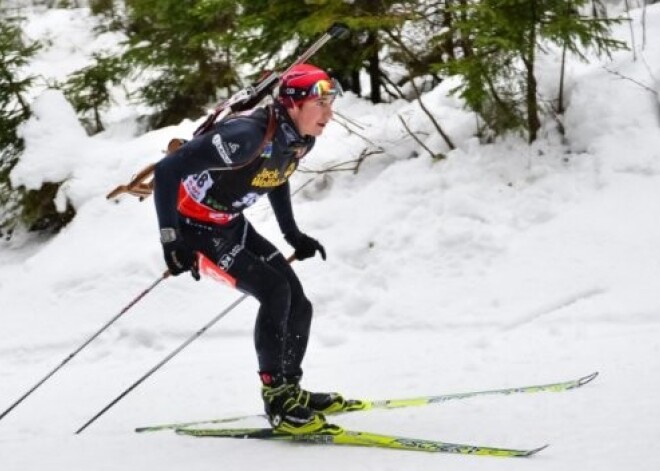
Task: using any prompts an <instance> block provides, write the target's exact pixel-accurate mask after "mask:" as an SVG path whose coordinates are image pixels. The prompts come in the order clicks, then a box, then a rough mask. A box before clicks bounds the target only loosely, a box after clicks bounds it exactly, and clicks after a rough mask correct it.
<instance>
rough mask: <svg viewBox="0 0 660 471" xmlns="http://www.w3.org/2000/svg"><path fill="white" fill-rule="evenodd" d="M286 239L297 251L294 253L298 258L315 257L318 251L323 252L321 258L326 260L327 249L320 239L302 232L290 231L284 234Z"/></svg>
mask: <svg viewBox="0 0 660 471" xmlns="http://www.w3.org/2000/svg"><path fill="white" fill-rule="evenodd" d="M284 239H285V240H286V241H287V242H288V243H289V245H290V246H291V247H293V248H294V249H295V250H296V251H295V253H294V254H293V255H294V257H296V260H305V259H306V258H310V257H313V256H314V255H315V254H316V251H317V250H318V252H319V253H320V254H321V258H323V260H325V249H324V248H323V246H322V245H321V244H320V243H319V241H318V240H316V239H313V238H311V237H310V236H308V235H307V234H303V233H302V232H289V233H288V234H285V235H284Z"/></svg>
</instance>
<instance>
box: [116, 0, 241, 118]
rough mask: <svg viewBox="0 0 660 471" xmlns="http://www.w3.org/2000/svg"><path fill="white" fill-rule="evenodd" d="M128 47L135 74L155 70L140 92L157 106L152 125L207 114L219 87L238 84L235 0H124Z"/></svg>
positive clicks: (150, 102)
mask: <svg viewBox="0 0 660 471" xmlns="http://www.w3.org/2000/svg"><path fill="white" fill-rule="evenodd" d="M126 7H127V34H128V51H127V52H126V54H125V55H124V58H125V59H126V60H127V61H128V63H129V64H130V66H132V67H133V68H134V69H135V70H134V72H136V73H137V74H140V73H141V72H143V71H148V72H149V73H150V75H151V74H153V73H154V72H155V74H156V76H155V78H151V79H148V80H147V83H146V84H145V85H144V86H142V87H141V88H140V90H139V93H138V94H139V97H140V98H141V99H142V100H143V101H144V102H145V103H146V104H148V105H150V106H153V107H155V108H156V109H157V114H156V115H155V116H154V119H153V120H152V125H153V126H154V127H157V128H158V127H162V126H167V125H170V124H177V123H179V122H180V121H181V120H182V119H184V118H190V117H193V118H196V117H199V116H201V115H203V114H205V112H206V111H205V108H206V107H207V106H208V105H212V104H214V103H215V102H216V101H217V98H218V91H219V90H221V89H225V90H226V91H227V93H228V94H229V93H230V92H231V91H232V90H235V89H236V87H237V86H238V84H239V79H238V76H237V74H236V70H235V67H236V64H234V62H233V56H234V54H233V51H232V42H233V39H234V36H235V34H236V31H235V29H236V18H237V4H236V2H234V1H233V0H126Z"/></svg>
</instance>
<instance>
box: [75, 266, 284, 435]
mask: <svg viewBox="0 0 660 471" xmlns="http://www.w3.org/2000/svg"><path fill="white" fill-rule="evenodd" d="M199 257H200V265H201V264H202V263H201V262H202V260H203V258H204V256H203V255H202V254H199ZM294 260H295V257H294V256H293V255H291V256H290V257H289V258H288V259H287V262H289V263H292V262H293V261H294ZM211 263H212V262H211ZM207 266H210V265H207ZM213 266H215V265H213ZM216 270H217V271H218V273H217V275H218V276H220V277H221V278H225V277H226V275H225V274H224V272H221V271H220V269H219V268H217V267H216ZM214 278H215V277H214ZM247 297H248V295H247V294H243V295H242V296H241V297H240V298H238V299H237V300H236V301H234V302H233V303H231V304H230V305H229V306H227V307H226V308H225V309H224V310H223V311H222V312H220V314H218V315H217V316H215V317H214V318H213V319H211V320H210V321H209V322H208V323H207V324H206V325H204V327H202V328H201V329H199V330H198V331H197V332H195V333H194V334H193V335H192V336H191V337H189V338H188V339H187V340H186V341H185V342H183V343H182V344H181V345H179V346H178V347H177V348H176V349H174V350H173V351H172V353H170V354H169V355H167V356H166V357H165V358H163V359H162V360H161V361H160V362H158V363H157V364H156V365H155V366H154V367H153V368H151V369H150V370H149V371H147V372H146V373H145V374H144V375H143V376H142V377H141V378H140V379H138V380H137V381H136V382H134V383H133V384H132V385H130V386H129V387H128V388H127V389H126V390H124V392H122V393H121V394H120V395H119V396H117V397H116V398H115V399H113V400H112V402H110V404H108V405H107V406H105V407H104V408H103V409H101V410H100V411H99V412H98V413H97V414H96V415H95V416H94V417H92V418H91V419H89V420H88V421H87V422H85V424H84V425H83V426H82V427H80V428H79V429H78V430H76V435H77V434H80V433H81V432H82V431H83V430H85V429H86V428H87V427H89V426H90V425H91V424H92V423H94V422H95V421H96V419H98V418H99V417H101V416H102V415H103V414H105V413H106V412H107V411H108V410H109V409H110V408H111V407H113V406H114V405H115V404H117V403H118V402H119V401H121V400H122V399H123V398H124V397H126V396H127V395H128V394H129V393H130V392H131V391H133V390H134V389H135V388H137V387H138V386H139V385H140V384H142V383H143V382H144V381H145V380H146V379H147V378H149V377H150V376H151V375H152V374H154V373H155V372H156V371H158V370H159V369H160V368H161V367H163V366H164V365H165V364H166V363H168V362H169V361H170V360H171V359H172V358H174V357H175V356H177V355H178V354H179V353H180V352H181V350H183V349H184V348H186V347H187V346H188V345H190V344H191V343H192V342H193V341H195V340H196V339H198V338H199V337H201V336H202V334H204V332H206V331H207V330H209V329H210V328H211V327H213V326H214V325H215V324H216V323H217V322H218V321H219V320H220V319H222V318H223V317H225V316H226V315H227V314H228V313H229V312H231V311H233V310H234V309H235V308H236V306H238V305H239V304H241V303H242V302H243V301H245V298H247Z"/></svg>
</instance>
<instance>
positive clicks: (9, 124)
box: [0, 15, 74, 238]
mask: <svg viewBox="0 0 660 471" xmlns="http://www.w3.org/2000/svg"><path fill="white" fill-rule="evenodd" d="M0 16H1V15H0ZM39 47H40V45H39V44H38V43H36V42H26V41H25V40H24V38H23V35H22V33H21V29H20V26H19V19H18V18H12V17H3V18H2V21H1V22H0V234H1V235H2V236H3V237H6V238H9V237H10V236H11V234H12V232H13V231H14V230H15V229H16V227H17V226H19V225H23V226H25V227H26V228H28V229H29V230H39V231H56V230H58V229H59V228H61V227H63V226H64V225H66V224H67V223H68V222H69V221H70V220H71V219H72V218H73V215H74V213H73V210H72V209H71V208H68V209H67V211H66V212H65V213H59V212H58V211H57V209H56V208H55V205H54V203H53V199H54V197H55V194H56V193H57V190H58V189H59V184H58V183H47V184H45V185H43V186H42V187H41V188H40V189H38V190H29V191H28V190H26V189H25V188H23V187H14V186H13V185H12V183H11V180H10V178H9V176H10V173H11V171H12V169H13V168H14V167H15V166H16V164H17V162H18V159H19V157H20V154H21V152H22V151H23V149H24V142H23V140H22V139H21V137H20V136H19V134H18V127H19V126H20V124H21V123H23V122H24V121H26V120H27V119H28V118H29V117H30V107H29V105H28V102H27V98H26V93H27V91H28V89H29V88H30V87H31V86H32V83H33V81H34V77H26V76H23V74H22V73H21V69H22V68H23V67H24V66H25V65H26V64H27V63H28V61H29V60H30V58H31V57H32V56H33V55H34V54H35V53H36V52H37V51H38V49H39Z"/></svg>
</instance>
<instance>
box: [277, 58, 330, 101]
mask: <svg viewBox="0 0 660 471" xmlns="http://www.w3.org/2000/svg"><path fill="white" fill-rule="evenodd" d="M341 94H342V89H341V85H339V82H337V81H336V80H335V79H333V78H331V77H330V76H329V75H328V74H327V72H325V71H324V70H323V69H319V68H318V67H316V66H313V65H311V64H298V65H294V66H293V67H292V68H291V70H289V71H287V72H286V73H285V74H284V75H282V77H280V86H279V92H278V100H279V101H280V102H281V103H282V104H283V105H284V106H287V107H288V106H292V105H293V104H296V105H298V104H300V103H302V102H304V101H305V100H310V99H314V98H319V97H324V96H337V95H341Z"/></svg>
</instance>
